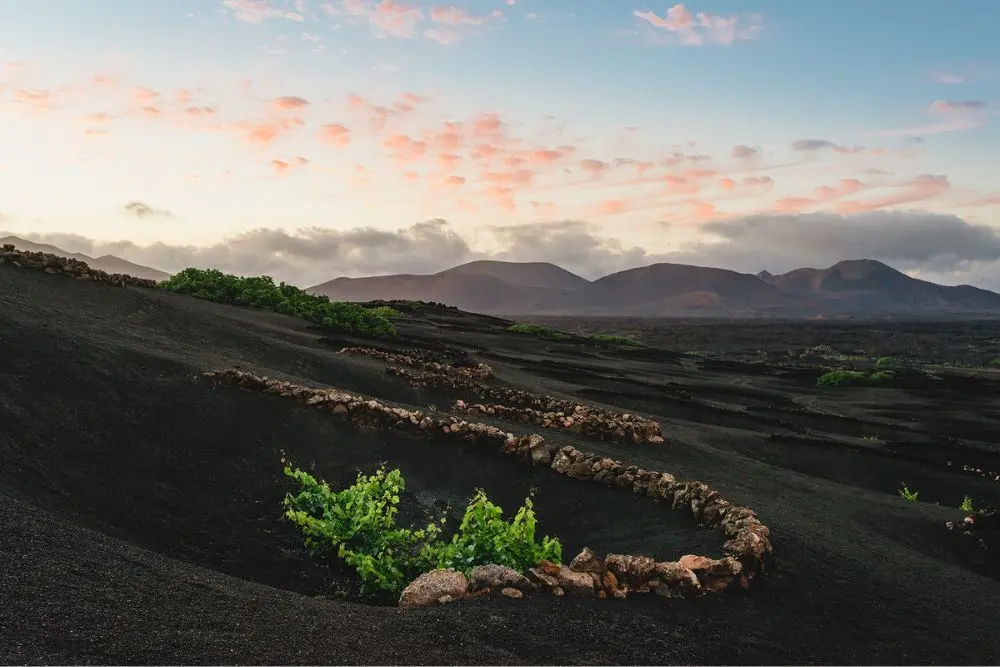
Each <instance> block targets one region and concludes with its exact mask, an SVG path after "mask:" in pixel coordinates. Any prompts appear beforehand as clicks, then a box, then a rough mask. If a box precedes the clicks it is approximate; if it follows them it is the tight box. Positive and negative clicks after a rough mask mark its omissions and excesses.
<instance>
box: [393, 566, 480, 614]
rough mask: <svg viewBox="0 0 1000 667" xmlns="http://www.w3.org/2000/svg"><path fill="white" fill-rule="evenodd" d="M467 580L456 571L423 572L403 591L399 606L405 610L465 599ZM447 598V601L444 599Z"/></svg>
mask: <svg viewBox="0 0 1000 667" xmlns="http://www.w3.org/2000/svg"><path fill="white" fill-rule="evenodd" d="M468 587H469V580H468V579H467V578H466V577H465V575H464V574H462V573H461V572H458V571H457V570H452V569H446V570H431V571H430V572H425V573H424V574H422V575H420V576H419V577H417V578H416V579H414V580H413V581H411V582H410V583H409V584H408V585H407V587H406V588H404V589H403V594H402V595H401V596H400V597H399V606H400V607H405V608H412V607H430V606H433V605H437V604H443V602H442V600H444V602H450V601H452V600H457V599H461V598H464V597H466V590H467V589H468ZM445 598H447V599H445Z"/></svg>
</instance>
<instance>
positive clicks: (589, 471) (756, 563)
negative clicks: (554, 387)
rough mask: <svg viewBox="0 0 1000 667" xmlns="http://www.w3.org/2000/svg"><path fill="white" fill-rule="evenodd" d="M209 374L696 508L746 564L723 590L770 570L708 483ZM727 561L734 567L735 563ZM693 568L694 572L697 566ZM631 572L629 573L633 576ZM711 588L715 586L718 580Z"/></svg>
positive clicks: (477, 428) (363, 401) (751, 516)
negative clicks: (486, 446) (687, 480)
mask: <svg viewBox="0 0 1000 667" xmlns="http://www.w3.org/2000/svg"><path fill="white" fill-rule="evenodd" d="M204 378H205V379H206V380H209V381H211V382H213V383H219V384H223V385H228V386H233V387H238V388H241V389H247V390H253V391H260V392H263V393H265V394H272V395H277V396H282V397H286V398H290V399H293V400H295V401H297V402H299V403H302V404H306V405H311V406H314V407H316V408H317V409H320V410H324V411H327V412H329V413H331V414H332V415H333V416H335V417H339V418H341V419H343V420H345V421H347V422H350V423H352V424H355V425H358V426H376V427H379V428H388V429H393V430H398V431H403V432H406V433H410V434H413V435H419V436H423V437H431V436H434V437H444V438H452V439H455V440H464V441H468V442H471V443H474V444H483V445H490V446H493V447H496V448H497V449H498V450H499V451H500V453H502V454H505V455H508V456H516V457H519V458H522V459H524V460H527V461H530V462H531V463H532V464H533V465H536V466H546V467H548V468H550V469H551V470H552V471H553V472H556V473H559V474H562V475H566V476H568V477H570V478H573V479H579V480H590V481H592V482H596V483H599V484H604V485H607V486H614V487H617V488H620V489H622V490H625V491H629V492H631V493H634V494H636V495H644V496H649V497H651V498H654V499H657V500H661V501H666V502H669V503H670V505H671V507H672V508H673V509H674V510H680V511H686V512H689V513H690V514H691V515H693V516H694V518H695V519H696V520H697V521H698V522H699V523H702V524H704V525H706V526H709V527H712V528H714V529H717V530H719V531H721V532H722V533H723V534H724V535H725V536H726V537H727V538H728V540H727V541H726V542H725V544H724V545H723V550H724V551H725V552H726V553H727V554H728V555H729V556H730V557H732V559H734V560H735V561H737V562H738V563H739V566H740V567H739V571H738V572H737V573H736V574H733V575H732V578H731V579H730V580H729V581H727V583H726V586H725V587H723V588H728V587H729V586H731V585H732V586H738V587H741V588H745V587H747V586H748V585H749V580H750V579H752V578H753V577H754V576H756V575H757V574H758V573H760V572H762V571H763V570H764V566H765V563H766V561H767V559H768V558H769V556H770V554H771V553H772V546H771V539H770V532H769V531H768V529H767V527H766V526H765V525H763V524H762V523H761V522H760V520H759V519H758V518H757V516H756V514H755V513H754V511H753V510H751V509H749V508H747V507H741V506H738V505H734V504H732V503H730V502H729V501H727V500H725V499H724V498H723V497H722V496H721V495H720V494H719V492H718V491H715V490H713V489H711V488H710V487H708V486H707V485H705V484H703V483H701V482H697V481H695V482H685V481H679V480H677V479H675V478H674V476H673V475H671V474H669V473H666V472H657V471H653V470H644V469H642V468H639V467H638V466H634V465H627V464H625V463H623V462H621V461H617V460H614V459H611V458H608V457H604V456H598V455H594V454H586V453H584V452H581V451H579V450H577V449H576V448H575V447H571V446H564V447H560V446H559V445H557V444H553V443H548V442H546V441H545V438H543V437H542V436H540V435H537V434H530V435H520V436H518V435H514V434H513V433H509V432H506V431H504V430H502V429H500V428H497V427H496V426H491V425H488V424H480V423H474V422H468V421H465V420H462V419H459V418H457V417H454V416H431V415H429V414H427V413H425V412H423V411H420V410H406V409H404V408H399V407H393V406H389V405H385V404H383V403H381V402H379V401H377V400H375V399H371V398H365V397H362V396H358V395H356V394H351V393H349V392H346V391H343V390H340V389H334V388H327V389H316V388H310V387H304V386H301V385H296V384H293V383H290V382H285V381H281V380H275V379H270V378H267V377H261V376H257V375H254V374H253V373H248V372H244V371H240V370H236V369H226V370H218V371H210V372H207V373H205V374H204ZM629 558H636V559H639V560H636V561H629V562H630V563H633V564H634V566H635V567H636V568H639V569H640V570H641V571H646V570H647V569H648V568H649V567H651V566H650V563H652V567H654V569H655V566H656V565H657V564H656V563H655V561H653V560H652V559H645V558H644V557H640V556H636V557H629ZM692 558H702V557H700V556H698V557H692ZM709 561H711V559H705V561H699V562H700V564H701V565H704V569H705V572H709V571H718V572H719V573H720V576H721V572H722V570H721V569H720V567H721V566H717V565H711V563H709ZM712 562H714V561H712ZM727 562H728V561H727ZM727 567H729V569H730V570H732V569H733V567H732V566H731V565H730V566H727ZM609 568H610V566H609ZM712 568H715V570H712ZM687 569H689V570H692V568H690V567H688V568H687ZM692 571H695V570H692ZM647 574H648V572H647ZM681 574H683V573H681ZM616 575H617V573H616ZM713 576H714V575H713ZM625 578H626V579H628V578H629V577H628V575H626V576H625ZM633 580H636V579H635V578H633ZM678 581H679V580H678ZM702 588H704V587H702ZM716 588H718V586H716ZM699 590H701V589H699ZM705 590H714V589H713V588H712V587H711V586H710V587H709V588H707V589H705Z"/></svg>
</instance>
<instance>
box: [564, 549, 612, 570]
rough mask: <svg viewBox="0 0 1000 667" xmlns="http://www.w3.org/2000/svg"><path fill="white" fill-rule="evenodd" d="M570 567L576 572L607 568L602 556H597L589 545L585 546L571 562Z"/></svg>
mask: <svg viewBox="0 0 1000 667" xmlns="http://www.w3.org/2000/svg"><path fill="white" fill-rule="evenodd" d="M569 568H570V569H571V570H573V571H575V572H597V573H601V572H604V571H605V570H606V569H607V568H605V567H604V563H603V562H602V561H601V559H600V558H598V557H597V554H595V553H594V552H593V551H591V550H590V548H589V547H584V548H583V551H581V552H580V553H579V554H577V555H576V558H574V559H573V560H572V561H571V562H570V564H569Z"/></svg>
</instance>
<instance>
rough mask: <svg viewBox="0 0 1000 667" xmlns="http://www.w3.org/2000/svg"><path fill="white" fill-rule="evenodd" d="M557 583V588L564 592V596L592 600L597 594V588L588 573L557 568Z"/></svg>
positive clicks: (563, 567) (564, 567)
mask: <svg viewBox="0 0 1000 667" xmlns="http://www.w3.org/2000/svg"><path fill="white" fill-rule="evenodd" d="M555 579H556V581H558V582H559V586H558V587H559V588H561V589H562V590H563V591H565V592H566V595H570V596H573V597H581V598H592V597H594V596H595V595H596V594H597V587H596V586H595V585H594V579H593V577H591V576H590V573H589V572H574V571H573V570H571V569H569V568H568V567H566V566H565V565H564V566H562V567H561V568H559V574H557V575H556V576H555Z"/></svg>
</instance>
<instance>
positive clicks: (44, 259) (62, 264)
mask: <svg viewBox="0 0 1000 667" xmlns="http://www.w3.org/2000/svg"><path fill="white" fill-rule="evenodd" d="M0 264H11V265H13V266H19V267H21V268H25V269H35V270H36V271H44V272H45V273H49V274H53V275H63V276H69V277H71V278H76V279H77V280H92V281H94V282H102V283H112V284H114V285H121V286H122V287H156V286H157V282H156V281H155V280H150V279H148V278H136V277H135V276H129V275H125V274H123V273H108V272H107V271H101V270H100V269H93V268H91V267H90V266H89V265H88V264H87V263H86V262H84V261H82V260H79V259H73V258H72V257H60V256H59V255H53V254H51V253H47V252H33V251H29V250H18V249H17V248H16V247H15V246H13V245H10V244H5V245H3V246H0Z"/></svg>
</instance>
